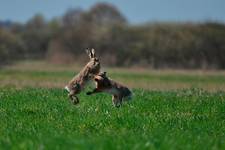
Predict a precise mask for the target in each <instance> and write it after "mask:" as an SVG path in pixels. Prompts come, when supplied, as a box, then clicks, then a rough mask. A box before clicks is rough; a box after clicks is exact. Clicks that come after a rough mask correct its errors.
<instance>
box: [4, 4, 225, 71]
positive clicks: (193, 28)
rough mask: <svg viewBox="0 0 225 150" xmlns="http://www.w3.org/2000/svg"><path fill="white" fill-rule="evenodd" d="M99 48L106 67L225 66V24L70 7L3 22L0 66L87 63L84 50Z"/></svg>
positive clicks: (100, 7)
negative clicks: (133, 20) (53, 14)
mask: <svg viewBox="0 0 225 150" xmlns="http://www.w3.org/2000/svg"><path fill="white" fill-rule="evenodd" d="M87 47H93V48H95V49H96V50H97V52H98V54H99V55H100V57H101V60H102V62H103V63H104V65H109V66H120V67H121V66H126V67H127V66H141V67H147V68H188V69H190V68H201V69H224V68H225V25H224V24H222V23H216V22H204V23H169V22H165V23H146V24H138V25H131V24H129V21H127V19H126V18H125V17H124V16H123V15H122V14H121V13H120V12H119V10H118V9H117V8H116V7H114V6H112V5H110V4H107V3H98V4H96V5H94V6H93V7H91V8H90V9H89V10H87V11H84V10H82V9H77V8H75V9H69V10H68V11H67V12H66V13H65V14H64V15H63V16H60V17H57V18H54V19H52V20H48V21H47V20H45V18H44V17H43V16H42V15H41V14H37V15H35V16H34V17H33V18H31V19H30V20H29V21H28V22H26V23H25V24H21V23H15V22H4V21H2V22H0V64H1V65H3V64H6V63H12V62H14V61H15V60H20V59H45V60H48V61H49V62H52V63H72V62H76V63H82V62H84V61H86V59H85V60H84V49H85V48H87Z"/></svg>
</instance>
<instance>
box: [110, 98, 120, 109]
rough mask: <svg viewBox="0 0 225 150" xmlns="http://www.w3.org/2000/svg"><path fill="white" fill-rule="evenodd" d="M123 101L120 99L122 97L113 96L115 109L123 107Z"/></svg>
mask: <svg viewBox="0 0 225 150" xmlns="http://www.w3.org/2000/svg"><path fill="white" fill-rule="evenodd" d="M121 100H122V99H121V98H120V96H117V95H113V96H112V103H113V105H114V106H115V107H117V108H118V107H120V106H121V102H122V101H121Z"/></svg>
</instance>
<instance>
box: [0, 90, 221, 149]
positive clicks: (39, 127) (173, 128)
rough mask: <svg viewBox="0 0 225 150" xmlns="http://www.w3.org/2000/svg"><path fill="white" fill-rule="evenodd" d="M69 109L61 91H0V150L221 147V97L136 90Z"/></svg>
mask: <svg viewBox="0 0 225 150" xmlns="http://www.w3.org/2000/svg"><path fill="white" fill-rule="evenodd" d="M134 93H135V97H134V99H133V101H132V102H130V103H126V104H124V105H123V106H122V107H121V108H119V109H117V108H114V107H112V105H111V101H110V97H109V96H108V95H105V94H99V95H96V96H92V97H88V96H85V95H83V94H82V95H81V96H80V99H81V102H80V104H79V105H78V106H73V105H72V104H71V103H70V102H69V101H68V99H67V97H66V93H65V92H64V91H62V90H60V89H42V88H38V89H36V88H25V89H22V90H15V89H10V88H9V89H1V94H0V99H1V101H0V120H1V122H0V133H1V134H0V149H225V115H224V114H225V93H224V92H217V93H208V92H205V91H202V90H199V89H190V90H180V91H167V92H160V91H143V90H134Z"/></svg>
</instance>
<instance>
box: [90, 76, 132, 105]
mask: <svg viewBox="0 0 225 150" xmlns="http://www.w3.org/2000/svg"><path fill="white" fill-rule="evenodd" d="M94 80H95V83H96V88H95V89H94V90H93V91H92V92H87V93H86V94H87V95H91V94H94V93H99V92H106V93H109V94H112V95H113V96H112V103H113V104H114V106H116V107H120V105H121V104H122V101H123V100H131V97H132V92H131V90H130V89H129V88H127V87H126V86H124V85H122V84H120V83H118V82H115V81H113V80H111V79H109V78H108V77H107V76H106V72H103V73H102V72H101V73H99V74H98V75H95V76H94Z"/></svg>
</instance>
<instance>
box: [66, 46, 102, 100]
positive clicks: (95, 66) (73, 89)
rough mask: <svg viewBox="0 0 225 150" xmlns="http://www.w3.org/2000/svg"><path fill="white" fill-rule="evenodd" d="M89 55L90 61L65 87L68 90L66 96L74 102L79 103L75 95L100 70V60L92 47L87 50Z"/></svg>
mask: <svg viewBox="0 0 225 150" xmlns="http://www.w3.org/2000/svg"><path fill="white" fill-rule="evenodd" d="M87 53H88V55H89V57H90V61H89V62H88V63H87V64H86V65H85V67H84V68H83V69H82V70H81V71H80V72H79V74H77V75H76V76H75V77H74V78H73V79H72V80H71V81H70V82H69V83H68V84H67V85H66V86H65V89H66V90H67V91H68V92H69V94H68V96H69V98H70V99H71V101H72V102H73V103H74V104H78V103H79V99H78V97H77V96H76V95H77V94H79V93H80V92H81V91H82V90H83V89H84V87H85V86H86V84H87V83H88V81H90V80H92V79H93V78H94V75H96V74H98V73H99V72H100V62H99V59H98V58H97V57H96V56H95V51H94V49H92V50H87Z"/></svg>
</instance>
